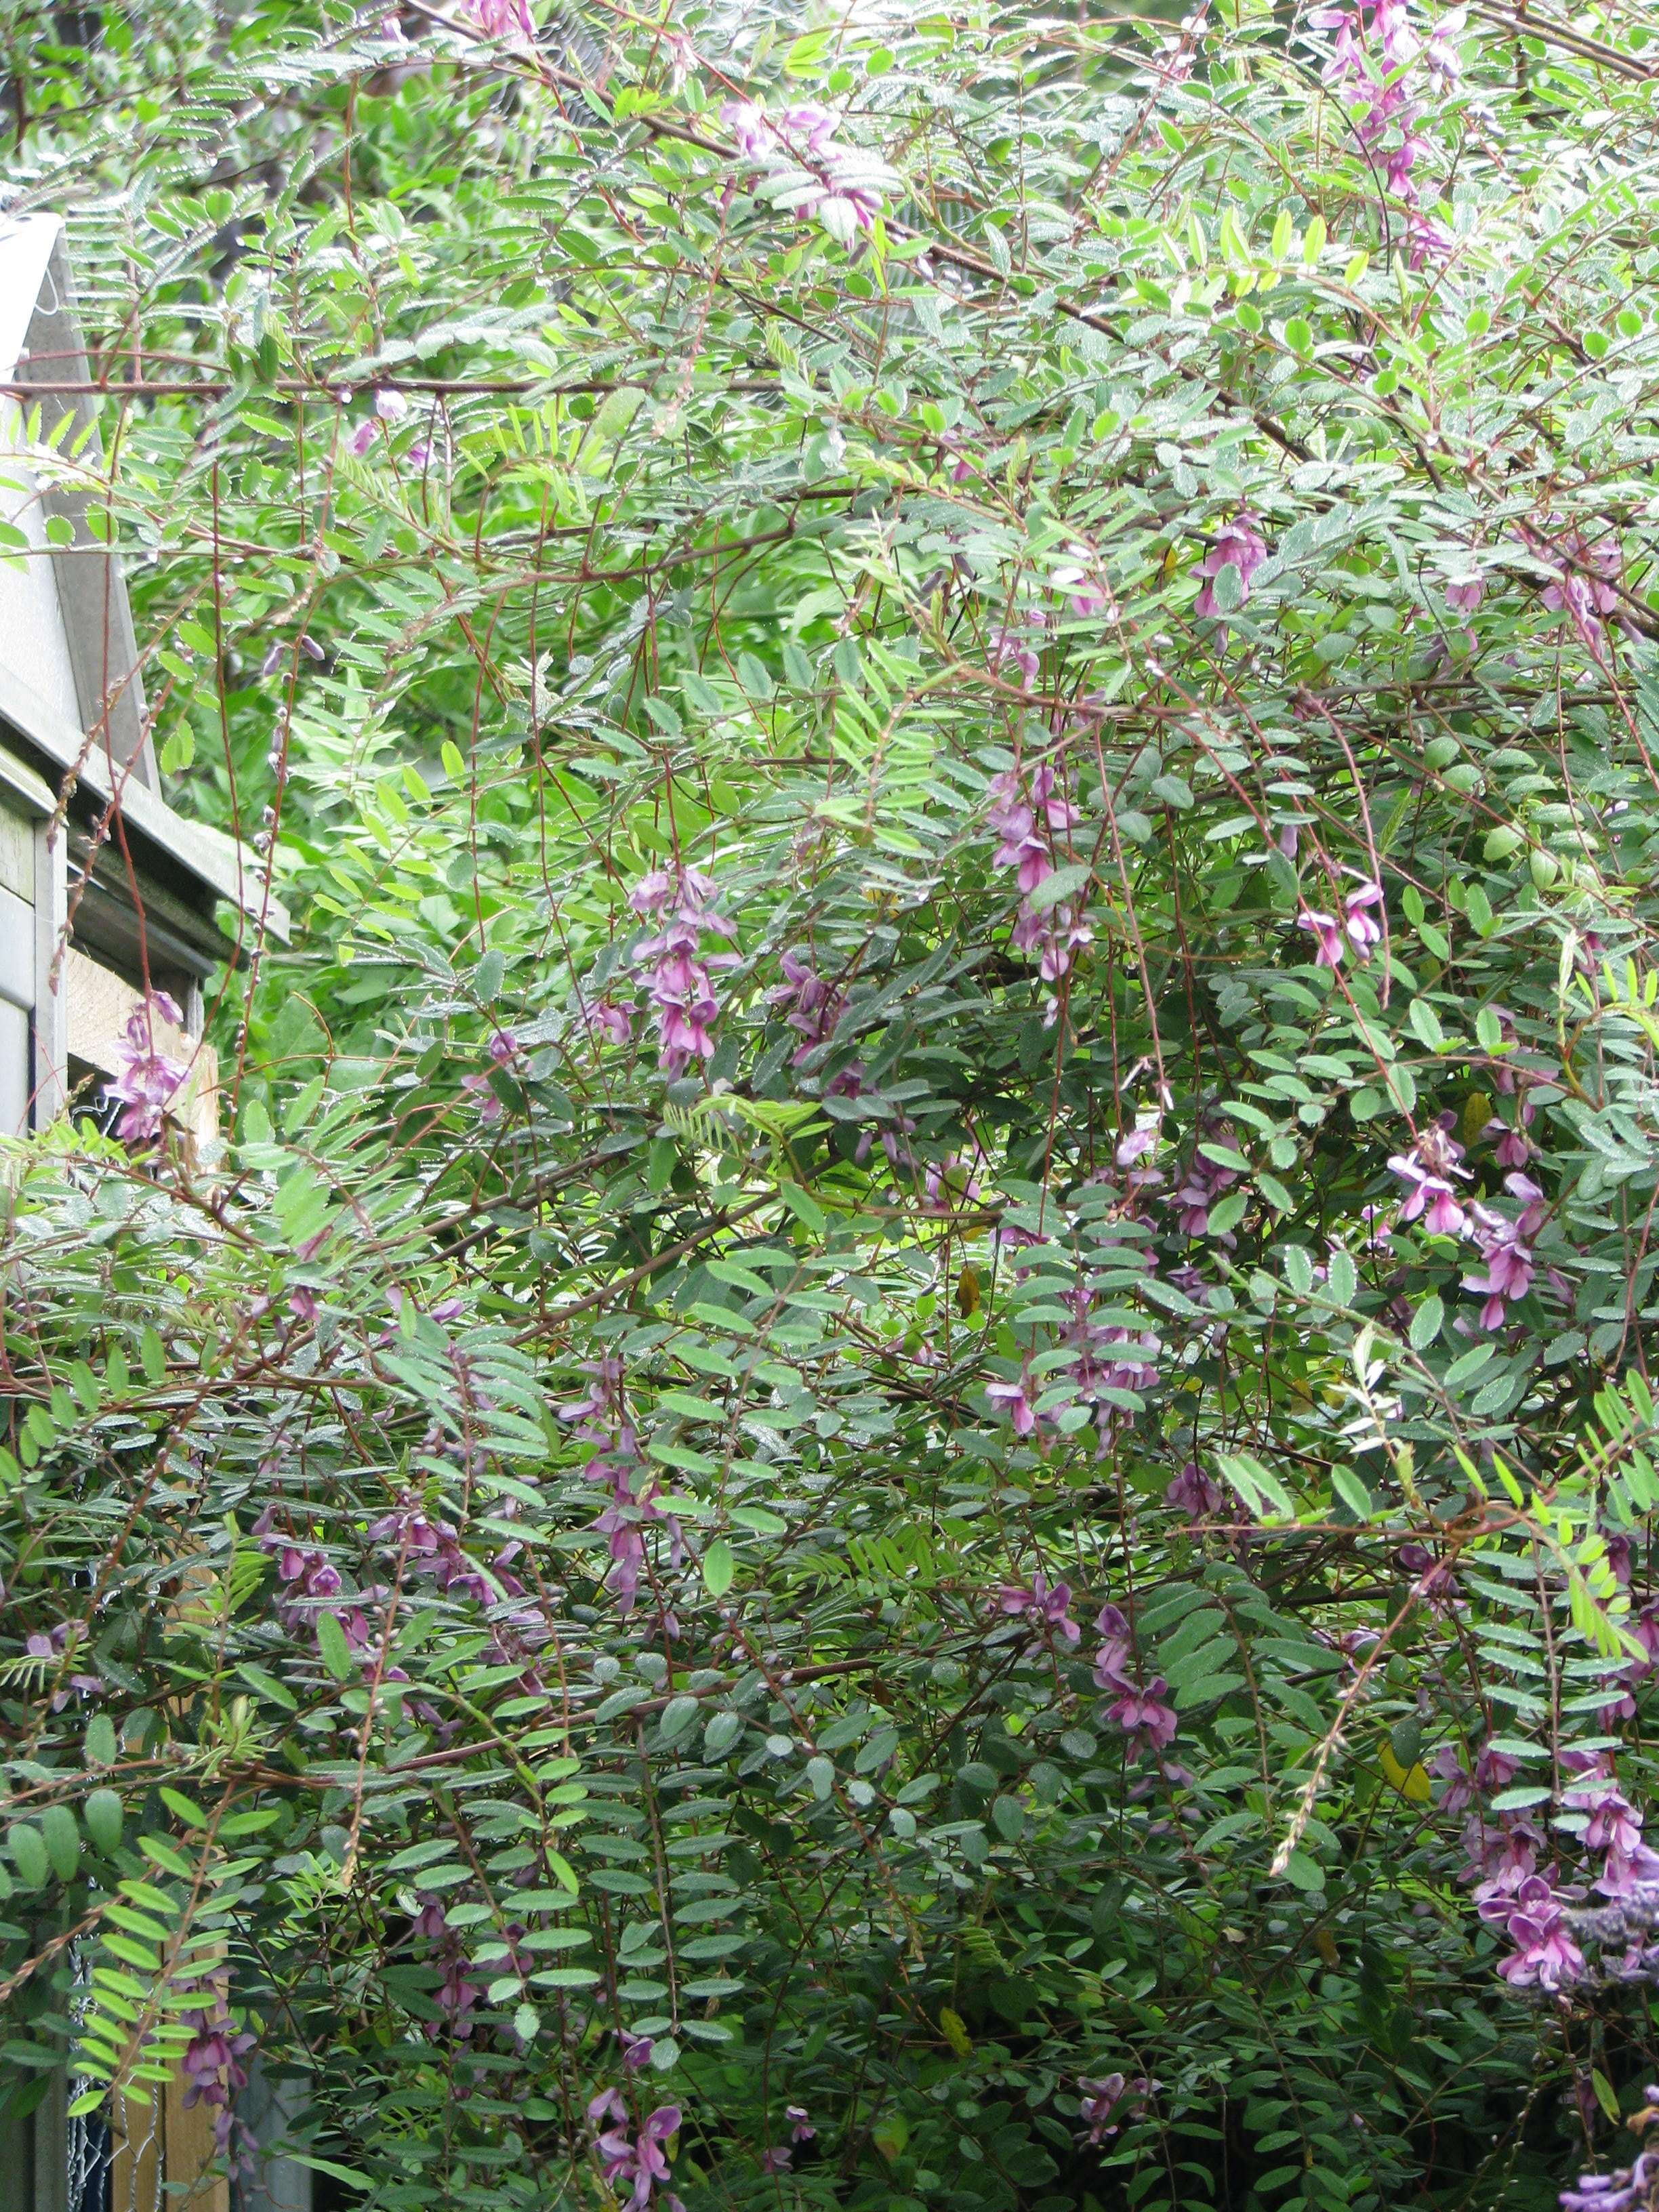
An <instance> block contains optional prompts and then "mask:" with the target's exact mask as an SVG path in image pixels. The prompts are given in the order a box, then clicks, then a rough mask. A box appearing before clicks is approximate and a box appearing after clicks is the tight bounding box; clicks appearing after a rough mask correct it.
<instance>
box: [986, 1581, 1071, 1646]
mask: <svg viewBox="0 0 1659 2212" xmlns="http://www.w3.org/2000/svg"><path fill="white" fill-rule="evenodd" d="M1071 1603H1072V1587H1071V1584H1070V1583H1055V1584H1054V1587H1053V1589H1050V1588H1049V1586H1048V1581H1047V1579H1046V1577H1044V1576H1042V1575H1041V1574H1036V1575H1034V1576H1033V1577H1031V1584H1030V1589H1021V1588H1020V1587H1019V1586H1018V1584H1015V1583H1008V1584H1005V1585H1004V1587H1003V1588H1002V1589H1000V1590H999V1591H998V1593H997V1607H998V1610H999V1611H1000V1612H1002V1613H1013V1614H1015V1615H1017V1616H1018V1615H1022V1614H1027V1613H1029V1614H1030V1617H1031V1619H1032V1620H1033V1621H1034V1622H1039V1623H1041V1624H1042V1626H1044V1627H1045V1628H1057V1629H1058V1630H1059V1631H1060V1634H1061V1635H1062V1636H1063V1637H1064V1638H1065V1639H1066V1642H1067V1643H1068V1644H1075V1643H1076V1642H1077V1640H1078V1638H1079V1636H1080V1635H1081V1634H1082V1633H1083V1632H1082V1630H1081V1629H1080V1628H1079V1626H1078V1625H1077V1623H1076V1621H1074V1620H1073V1619H1072V1615H1071V1610H1070V1608H1071Z"/></svg>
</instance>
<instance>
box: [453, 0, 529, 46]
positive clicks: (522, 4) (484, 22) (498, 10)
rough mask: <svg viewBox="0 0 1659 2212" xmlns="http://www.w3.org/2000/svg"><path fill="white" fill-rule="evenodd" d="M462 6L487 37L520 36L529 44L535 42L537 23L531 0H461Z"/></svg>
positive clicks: (504, 37) (505, 37)
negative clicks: (533, 15)
mask: <svg viewBox="0 0 1659 2212" xmlns="http://www.w3.org/2000/svg"><path fill="white" fill-rule="evenodd" d="M461 6H462V9H463V11H464V12H465V14H467V15H471V18H472V20H473V21H474V22H475V23H476V24H477V27H478V28H479V29H480V30H481V31H482V32H483V34H484V36H485V38H487V39H507V38H520V39H522V40H525V41H526V43H527V44H529V45H532V46H533V45H534V44H535V40H536V25H535V22H534V20H533V19H532V15H531V13H530V0H461Z"/></svg>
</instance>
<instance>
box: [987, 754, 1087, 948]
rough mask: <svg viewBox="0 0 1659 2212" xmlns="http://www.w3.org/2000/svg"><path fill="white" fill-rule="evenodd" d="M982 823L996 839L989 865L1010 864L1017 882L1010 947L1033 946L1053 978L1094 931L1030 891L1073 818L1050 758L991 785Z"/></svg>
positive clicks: (1074, 912)
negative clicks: (1035, 901) (1036, 901)
mask: <svg viewBox="0 0 1659 2212" xmlns="http://www.w3.org/2000/svg"><path fill="white" fill-rule="evenodd" d="M991 802H992V803H991V807H990V811H988V812H987V815H986V817H985V819H986V824H987V828H989V829H991V830H992V832H993V833H994V835H995V836H996V837H997V838H998V839H999V840H1000V842H999V844H998V846H997V848H996V851H995V852H994V854H992V856H991V865H992V866H993V867H995V868H1012V869H1013V870H1014V872H1015V881H1016V883H1017V884H1018V886H1019V891H1020V909H1019V913H1018V916H1017V918H1016V920H1015V922H1014V927H1013V931H1012V937H1011V939H1010V941H1011V943H1012V945H1013V947H1014V949H1015V951H1018V952H1035V953H1036V955H1037V965H1038V972H1039V974H1040V975H1042V980H1043V981H1044V982H1045V983H1057V982H1058V981H1060V977H1061V976H1062V975H1066V973H1067V972H1068V971H1069V969H1070V968H1071V965H1072V963H1073V960H1074V959H1075V958H1076V957H1077V952H1078V947H1079V945H1089V944H1091V943H1092V942H1093V939H1094V932H1093V930H1092V929H1091V928H1090V927H1089V925H1088V922H1087V921H1085V919H1084V916H1083V910H1082V908H1080V907H1079V906H1076V905H1074V904H1073V903H1071V902H1069V901H1067V900H1065V899H1061V900H1060V901H1059V902H1057V903H1056V904H1055V905H1054V906H1051V907H1048V908H1042V909H1039V908H1036V907H1035V906H1033V905H1032V903H1031V894H1032V892H1033V891H1035V890H1036V889H1037V887H1038V886H1039V884H1043V883H1046V882H1047V881H1048V878H1049V877H1050V876H1051V875H1053V873H1054V840H1055V838H1056V837H1063V836H1065V835H1066V831H1067V830H1069V829H1072V828H1073V826H1074V825H1075V823H1076V822H1077V820H1078V818H1079V817H1078V811H1077V809H1076V807H1074V806H1073V805H1072V803H1071V801H1070V800H1069V799H1067V798H1066V795H1065V793H1064V792H1063V791H1062V790H1061V789H1060V785H1059V781H1058V779H1057V777H1056V775H1055V773H1054V763H1053V762H1052V761H1042V762H1041V763H1039V764H1038V765H1037V766H1036V768H1035V769H1032V770H1031V772H1030V777H1029V779H1028V778H1027V777H1026V776H1025V775H1023V774H1022V772H1021V771H1020V770H1019V769H1010V770H1009V771H1008V772H1007V774H1006V775H1000V776H998V778H997V779H996V781H995V782H994V783H993V785H992V786H991Z"/></svg>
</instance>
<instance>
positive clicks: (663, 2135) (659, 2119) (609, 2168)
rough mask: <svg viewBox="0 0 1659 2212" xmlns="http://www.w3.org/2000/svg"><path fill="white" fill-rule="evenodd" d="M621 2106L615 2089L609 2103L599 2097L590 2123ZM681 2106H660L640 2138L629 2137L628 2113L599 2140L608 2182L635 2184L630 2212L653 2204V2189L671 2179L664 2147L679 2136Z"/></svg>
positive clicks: (629, 2201)
mask: <svg viewBox="0 0 1659 2212" xmlns="http://www.w3.org/2000/svg"><path fill="white" fill-rule="evenodd" d="M621 2104H622V2100H621V2099H620V2097H618V2096H617V2093H616V2091H615V2090H614V2089H613V2090H611V2092H610V2093H609V2101H608V2103H607V2102H605V2101H604V2100H601V2099H600V2098H595V2099H594V2100H593V2103H592V2104H591V2105H590V2106H588V2108H587V2109H588V2118H589V2120H590V2123H592V2124H597V2121H598V2120H599V2118H602V2117H605V2116H606V2115H607V2114H610V2113H614V2112H616V2111H617V2108H618V2107H619V2106H621ZM596 2107H597V2108H598V2109H597V2111H596V2109H595V2108H596ZM679 2127H680V2108H679V2106H678V2105H659V2106H658V2107H657V2109H656V2111H655V2112H653V2113H652V2114H651V2116H650V2118H648V2119H647V2121H646V2124H645V2125H644V2126H643V2127H642V2128H641V2130H640V2131H639V2133H638V2134H637V2135H635V2136H631V2137H630V2136H629V2132H628V2118H627V2113H626V2111H625V2110H624V2111H623V2114H622V2118H621V2121H620V2124H618V2125H617V2126H616V2127H614V2128H611V2129H610V2130H607V2131H606V2133H605V2134H604V2135H602V2136H600V2137H599V2141H598V2143H597V2145H596V2148H597V2149H598V2151H599V2165H600V2168H601V2170H602V2171H603V2172H604V2175H605V2179H606V2180H607V2181H608V2182H610V2183H611V2185H612V2186H613V2187H614V2186H616V2185H617V2184H619V2183H622V2182H625V2181H631V2182H632V2183H633V2185H634V2187H633V2193H632V2194H631V2195H630V2197H629V2199H628V2203H629V2208H630V2212H641V2208H642V2207H643V2206H645V2205H646V2204H647V2203H649V2202H650V2197H651V2191H652V2190H653V2188H654V2187H655V2186H656V2185H657V2184H658V2183H659V2181H666V2180H667V2179H668V2160H667V2159H666V2157H665V2155H664V2154H663V2151H662V2148H661V2146H662V2145H663V2144H664V2143H665V2142H667V2141H668V2140H669V2138H670V2137H671V2136H676V2135H678V2133H679Z"/></svg>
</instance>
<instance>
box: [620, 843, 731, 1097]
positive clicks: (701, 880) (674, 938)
mask: <svg viewBox="0 0 1659 2212" xmlns="http://www.w3.org/2000/svg"><path fill="white" fill-rule="evenodd" d="M716 896H717V893H716V891H715V889H714V884H713V883H712V882H711V881H710V880H709V878H708V877H707V876H705V875H704V874H702V872H701V871H700V870H699V869H696V868H678V869H675V870H673V871H670V870H667V869H664V868H658V869H654V870H653V872H651V874H649V875H648V876H646V877H645V878H643V879H642V880H641V882H640V883H638V884H635V887H634V890H633V891H632V892H631V893H630V894H629V905H630V906H631V907H632V908H633V909H634V911H635V914H637V915H644V916H647V917H648V918H649V919H651V920H653V921H657V922H659V924H660V927H659V932H658V933H657V935H655V936H654V937H648V938H646V939H642V940H641V943H640V944H639V945H636V946H635V950H634V960H635V966H636V967H638V968H639V969H641V976H642V981H643V982H644V986H645V994H646V997H647V1000H649V1002H650V1004H651V1006H652V1009H653V1012H654V1015H655V1018H656V1024H657V1041H658V1056H657V1057H658V1065H659V1067H660V1068H661V1069H662V1072H663V1073H664V1074H665V1075H666V1076H667V1077H668V1078H669V1079H671V1080H672V1079H675V1078H676V1077H678V1076H681V1075H684V1073H685V1071H686V1069H687V1068H688V1066H690V1064H691V1062H692V1061H693V1060H712V1059H713V1057H714V1038H713V1036H711V1035H710V1034H709V1024H710V1023H711V1022H713V1021H714V1018H715V1017H716V1016H717V1015H718V1013H719V1012H720V1001H719V1000H717V999H716V998H715V996H714V976H713V973H712V971H713V969H714V968H716V967H720V966H726V965H729V964H730V963H731V962H732V960H733V959H734V958H735V957H736V956H735V955H734V954H732V953H718V952H716V953H707V952H704V951H703V950H702V940H703V939H704V937H705V936H708V935H711V934H712V935H714V936H718V937H730V936H732V934H733V931H732V924H731V922H730V921H728V920H727V919H726V916H725V915H723V914H720V913H718V912H717V911H716V910H715V907H714V900H715V898H716Z"/></svg>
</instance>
